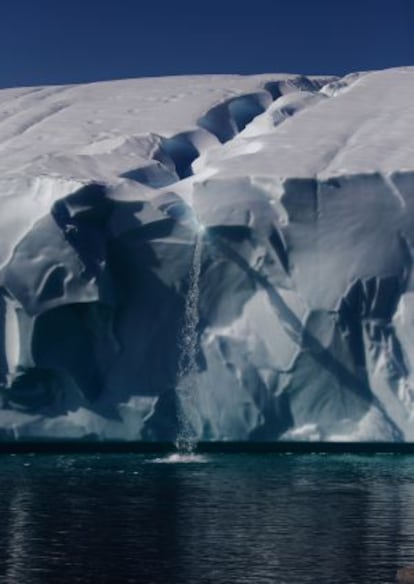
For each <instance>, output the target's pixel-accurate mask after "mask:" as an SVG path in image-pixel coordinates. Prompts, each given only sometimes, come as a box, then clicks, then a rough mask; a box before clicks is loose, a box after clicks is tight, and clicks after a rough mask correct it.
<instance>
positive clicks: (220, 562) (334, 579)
mask: <svg viewBox="0 0 414 584" xmlns="http://www.w3.org/2000/svg"><path fill="white" fill-rule="evenodd" d="M0 470H1V472H0V582H5V583H7V584H9V583H10V584H14V583H18V584H32V583H33V584H34V583H43V582H45V583H49V582H51V583H57V584H63V583H77V582H81V583H93V584H99V583H105V582H109V583H119V584H122V583H138V584H204V583H212V584H213V583H219V584H233V583H237V584H283V583H293V584H296V583H297V584H304V583H315V584H350V583H355V584H356V583H358V584H359V583H361V584H362V583H364V584H377V583H378V584H379V583H381V584H385V583H391V582H395V574H396V571H397V569H398V568H399V567H401V566H405V565H410V564H414V457H413V456H408V455H407V456H401V455H376V456H362V455H325V456H324V455H321V454H317V455H281V454H270V453H268V454H205V455H200V456H196V457H194V458H192V459H190V461H187V462H185V461H182V460H180V459H179V458H177V456H172V457H171V456H168V455H160V456H159V457H158V458H157V455H153V454H100V455H92V454H77V455H70V454H65V455H56V454H53V455H52V454H36V455H29V454H18V455H10V454H3V455H1V457H0Z"/></svg>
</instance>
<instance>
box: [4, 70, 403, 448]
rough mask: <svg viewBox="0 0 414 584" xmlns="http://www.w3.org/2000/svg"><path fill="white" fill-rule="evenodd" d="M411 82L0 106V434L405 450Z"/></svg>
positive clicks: (388, 77) (81, 90)
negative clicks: (186, 402) (194, 285)
mask: <svg viewBox="0 0 414 584" xmlns="http://www.w3.org/2000/svg"><path fill="white" fill-rule="evenodd" d="M413 91H414V69H410V68H404V69H393V70H387V71H382V72H372V73H364V74H353V75H350V76H348V77H346V78H344V79H333V78H320V77H311V78H309V77H304V76H294V75H262V76H252V77H239V76H205V77H183V78H180V77H178V78H162V79H148V80H128V81H121V82H120V81H116V82H109V83H98V84H90V85H80V86H64V87H46V88H29V89H28V88H25V89H10V90H2V91H0V152H1V154H2V156H1V158H0V173H1V174H0V208H1V213H0V225H1V237H0V268H1V271H0V393H1V404H2V408H1V409H0V436H1V437H2V438H3V439H10V438H31V437H50V438H85V437H91V438H99V439H109V438H122V439H142V440H174V439H175V438H176V435H177V400H176V386H177V379H178V377H179V363H180V355H179V343H178V340H179V338H180V334H181V331H182V326H183V317H184V311H185V306H186V295H187V292H188V285H189V280H188V276H189V273H190V272H191V267H192V261H193V256H194V247H195V244H196V241H197V229H196V224H197V225H199V224H202V225H203V226H204V228H205V231H204V234H203V247H202V257H201V271H200V276H199V294H200V298H199V307H198V309H199V317H200V319H199V323H198V327H197V334H198V337H199V338H198V346H199V351H198V354H197V358H196V367H197V369H198V373H197V375H196V381H195V383H194V387H193V396H192V400H191V407H192V408H193V412H192V414H191V419H192V421H193V424H194V428H195V431H196V433H197V436H198V437H199V438H201V439H204V440H283V439H289V440H292V439H293V440H345V441H346V440H385V441H401V440H406V441H412V440H413V439H414V430H413V421H412V420H413V416H414V385H413V383H414V381H413V367H414V352H413V351H414V334H413V333H412V325H413V324H414V300H413V299H414V277H413V275H412V257H413V253H414V208H413V205H414V203H413V201H414V165H413V160H414V156H413V154H414V140H413V138H412V132H411V131H410V127H411V125H410V124H411V123H412V122H413V121H414V105H413V104H412V99H411V95H412V94H413Z"/></svg>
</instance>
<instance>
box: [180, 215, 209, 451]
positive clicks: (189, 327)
mask: <svg viewBox="0 0 414 584" xmlns="http://www.w3.org/2000/svg"><path fill="white" fill-rule="evenodd" d="M203 233H204V229H203V227H202V226H199V227H198V230H197V233H196V240H195V246H194V253H193V260H192V264H191V269H190V273H189V281H188V292H187V297H186V301H185V309H184V322H183V326H182V329H181V334H180V339H179V348H180V358H179V363H178V376H177V385H176V397H177V417H178V433H177V439H176V448H177V450H178V452H179V453H180V454H187V455H188V454H191V453H192V452H193V451H194V449H195V446H196V443H197V433H196V429H195V421H194V413H195V400H194V392H195V388H196V381H197V372H198V370H197V351H198V333H197V327H198V321H199V312H198V302H199V297H200V272H201V259H202V251H203Z"/></svg>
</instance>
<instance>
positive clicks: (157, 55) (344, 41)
mask: <svg viewBox="0 0 414 584" xmlns="http://www.w3.org/2000/svg"><path fill="white" fill-rule="evenodd" d="M413 29H414V0H191V1H190V0H0V87H12V86H22V85H43V84H61V83H74V82H90V81H98V80H107V79H119V78H125V77H143V76H160V75H181V74H202V73H241V74H250V73H268V72H292V73H308V74H311V73H314V74H337V75H343V74H345V73H348V72H351V71H362V70H368V69H383V68H386V67H393V66H401V65H414V34H413V32H412V31H413Z"/></svg>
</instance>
